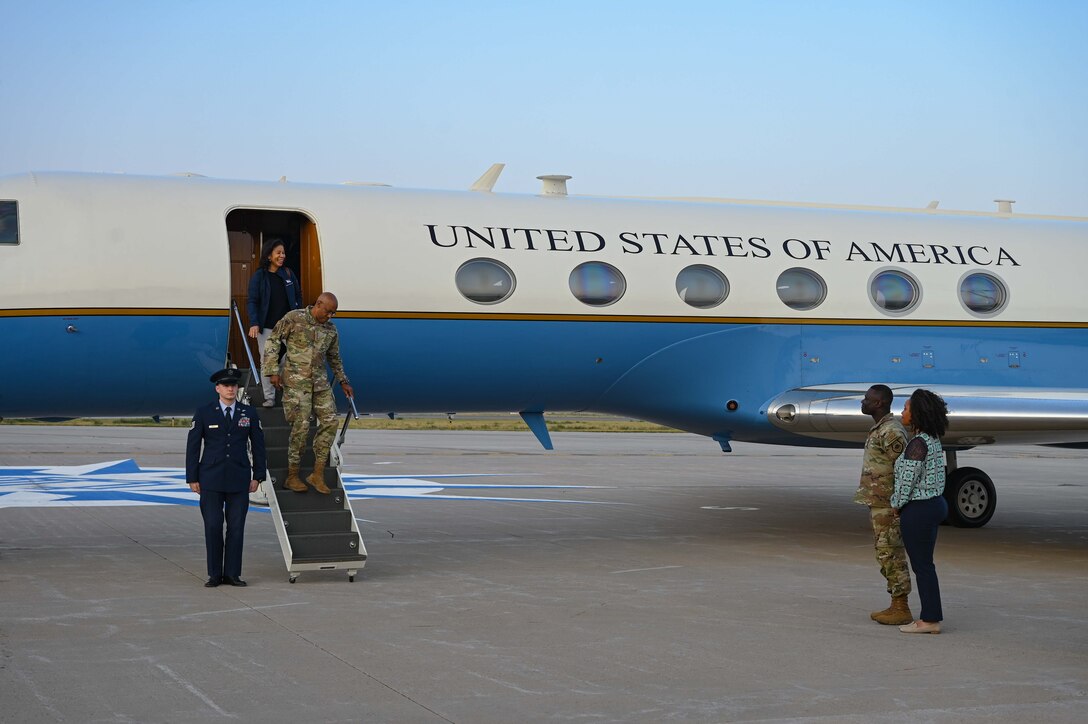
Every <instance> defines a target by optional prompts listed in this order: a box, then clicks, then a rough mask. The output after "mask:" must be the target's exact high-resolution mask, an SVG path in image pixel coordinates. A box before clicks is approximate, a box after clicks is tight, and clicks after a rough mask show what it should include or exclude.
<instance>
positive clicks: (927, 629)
mask: <svg viewBox="0 0 1088 724" xmlns="http://www.w3.org/2000/svg"><path fill="white" fill-rule="evenodd" d="M903 426H904V427H906V428H907V429H908V430H910V431H911V432H912V433H913V435H914V436H913V437H912V438H911V439H910V440H908V441H907V447H906V449H905V450H904V451H903V454H902V455H901V456H900V457H899V459H898V460H897V461H896V462H895V491H894V492H893V493H892V501H891V502H892V508H893V509H894V510H895V511H896V515H898V516H899V527H900V529H901V531H902V533H903V545H904V546H905V547H906V549H907V557H908V558H910V567H911V569H912V570H913V571H914V578H915V580H916V581H917V586H916V588H917V590H918V597H919V598H921V599H922V611H921V613H920V614H919V615H918V619H917V620H915V621H913V622H912V623H908V624H907V625H905V626H900V627H899V630H900V631H902V632H903V633H932V634H939V633H940V632H941V620H942V619H943V618H944V613H943V612H942V611H941V587H940V584H939V583H938V581H937V567H936V566H935V565H934V564H933V549H934V547H935V546H936V545H937V529H938V528H939V527H940V525H941V521H943V520H944V519H945V517H947V515H948V503H946V502H945V499H944V470H945V460H944V450H943V449H942V448H941V436H942V435H944V432H945V430H947V429H948V406H947V405H945V402H944V400H943V399H941V396H940V395H937V394H934V393H933V392H930V391H929V390H915V391H914V394H912V395H911V396H910V399H909V400H907V404H906V405H904V407H903Z"/></svg>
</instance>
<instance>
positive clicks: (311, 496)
mask: <svg viewBox="0 0 1088 724" xmlns="http://www.w3.org/2000/svg"><path fill="white" fill-rule="evenodd" d="M276 501H277V502H278V503H279V507H280V510H281V511H283V514H284V515H287V514H288V513H313V512H317V511H326V510H343V509H344V493H343V491H337V492H335V493H332V494H331V495H322V494H321V493H315V492H314V491H312V490H311V491H310V492H308V493H294V492H291V491H290V490H277V491H276Z"/></svg>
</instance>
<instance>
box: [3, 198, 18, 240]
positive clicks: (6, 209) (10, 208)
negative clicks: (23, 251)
mask: <svg viewBox="0 0 1088 724" xmlns="http://www.w3.org/2000/svg"><path fill="white" fill-rule="evenodd" d="M18 243H19V204H17V203H16V202H14V201H0V244H18Z"/></svg>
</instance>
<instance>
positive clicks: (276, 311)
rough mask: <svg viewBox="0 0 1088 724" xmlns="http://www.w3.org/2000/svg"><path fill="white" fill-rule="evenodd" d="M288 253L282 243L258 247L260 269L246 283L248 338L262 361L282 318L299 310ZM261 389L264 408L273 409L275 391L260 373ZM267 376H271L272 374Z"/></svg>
mask: <svg viewBox="0 0 1088 724" xmlns="http://www.w3.org/2000/svg"><path fill="white" fill-rule="evenodd" d="M286 259H287V252H286V249H285V248H284V245H283V241H281V240H280V239H275V238H273V239H269V240H268V241H266V242H265V243H264V244H263V245H262V246H261V266H260V268H259V269H257V271H255V272H253V276H252V277H251V278H250V280H249V295H248V299H247V300H246V314H247V315H248V316H249V325H250V326H249V336H250V337H252V338H253V339H255V340H257V348H258V350H260V355H261V357H262V358H263V357H264V343H265V340H267V339H268V335H270V334H272V328H273V327H275V326H276V322H278V321H280V319H281V318H282V317H283V315H285V314H287V313H288V312H290V311H291V310H293V309H299V308H301V307H302V289H301V288H300V287H299V283H298V277H297V276H295V273H294V272H292V271H291V270H290V269H288V268H287V267H285V266H284V265H283V262H284V260H286ZM261 372H262V374H261V389H263V390H264V403H263V404H264V406H265V407H272V405H273V404H274V403H275V400H276V389H275V388H274V387H272V382H271V380H269V379H268V377H267V376H266V375H265V374H264V372H265V370H261ZM269 374H272V373H271V372H270V373H269Z"/></svg>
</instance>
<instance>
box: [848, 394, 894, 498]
mask: <svg viewBox="0 0 1088 724" xmlns="http://www.w3.org/2000/svg"><path fill="white" fill-rule="evenodd" d="M906 446H907V431H906V430H905V429H904V428H903V425H902V424H901V423H900V422H899V420H897V419H895V415H893V414H892V413H890V412H889V413H888V414H887V415H885V416H884V417H883V418H881V420H880V422H878V423H877V424H875V425H873V426H872V427H871V428H869V436H868V437H867V438H865V457H864V459H863V460H862V463H861V485H859V486H858V491H857V493H855V494H854V502H855V503H860V504H862V505H868V506H869V507H872V508H887V507H890V506H891V497H892V492H893V491H894V489H895V461H896V460H897V459H899V456H900V455H902V454H903V449H904V448H905V447H906Z"/></svg>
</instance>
